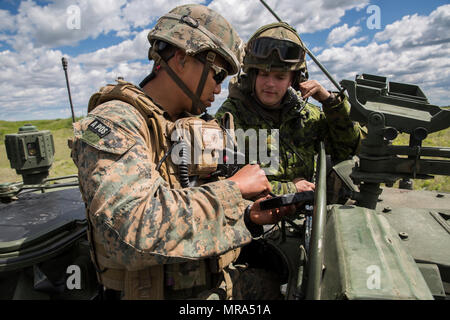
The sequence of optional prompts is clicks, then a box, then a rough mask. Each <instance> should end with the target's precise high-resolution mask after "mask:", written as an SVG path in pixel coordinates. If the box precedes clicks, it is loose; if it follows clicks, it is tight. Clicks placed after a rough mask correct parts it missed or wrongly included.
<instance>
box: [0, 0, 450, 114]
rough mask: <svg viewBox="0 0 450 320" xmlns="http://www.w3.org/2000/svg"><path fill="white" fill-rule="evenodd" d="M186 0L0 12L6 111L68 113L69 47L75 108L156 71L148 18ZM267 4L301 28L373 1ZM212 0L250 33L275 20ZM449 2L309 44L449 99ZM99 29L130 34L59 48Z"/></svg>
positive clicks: (335, 68)
mask: <svg viewBox="0 0 450 320" xmlns="http://www.w3.org/2000/svg"><path fill="white" fill-rule="evenodd" d="M187 2H190V3H192V0H188V1H182V2H180V1H174V0H172V1H162V0H155V1H144V0H132V1H128V2H127V3H125V1H122V0H118V1H106V2H102V1H88V0H78V2H75V3H77V4H78V5H79V6H80V8H81V9H82V10H81V14H82V16H81V17H82V20H81V26H82V28H81V29H80V30H69V29H67V27H66V20H65V19H66V17H65V15H66V9H67V7H68V6H69V5H71V4H73V3H74V1H69V0H61V1H57V2H56V1H55V2H50V3H48V4H47V5H46V6H39V5H38V4H36V3H35V2H33V1H24V2H22V3H21V5H20V7H19V12H18V14H17V15H11V14H9V13H8V12H6V11H4V10H0V41H8V42H9V44H10V45H11V48H12V49H11V48H9V49H8V48H5V49H4V47H0V50H1V49H3V51H0V119H4V120H17V119H23V117H24V115H25V117H27V118H29V119H32V118H33V119H37V118H42V119H49V118H55V117H70V108H69V102H68V97H67V88H66V83H65V78H64V72H63V70H62V66H61V57H62V56H63V55H64V56H66V57H67V58H68V60H69V77H70V85H71V92H72V99H73V102H74V107H75V111H76V114H77V115H80V114H81V113H83V114H86V109H87V103H88V100H89V97H90V95H91V94H92V93H94V92H96V91H97V90H98V89H99V87H100V86H103V85H105V84H106V83H112V82H113V81H114V79H115V78H117V77H118V76H123V77H124V78H125V79H126V80H128V81H131V82H133V83H136V84H138V83H139V81H140V80H142V79H143V78H144V77H145V76H146V75H147V74H148V73H149V72H150V70H151V63H149V62H148V61H146V59H147V50H148V42H147V39H146V36H147V32H148V29H146V28H150V26H148V23H151V22H154V21H155V20H156V18H157V17H159V16H160V15H161V14H163V13H165V12H167V11H168V10H170V9H171V8H173V7H174V6H176V5H179V4H181V3H187ZM198 2H202V1H198ZM202 3H204V2H202ZM268 3H269V5H271V6H272V8H273V9H274V10H275V11H276V12H277V13H278V14H279V15H280V16H281V17H282V18H286V19H289V22H291V24H293V25H294V26H295V27H296V28H297V30H299V31H300V32H304V33H306V32H314V31H318V30H326V29H328V28H330V27H332V26H333V25H336V24H338V23H339V22H340V19H341V17H342V16H343V15H344V14H345V12H346V11H348V10H351V9H356V10H358V8H363V7H364V6H366V5H367V3H368V1H364V2H361V3H359V1H356V0H355V1H353V0H340V1H331V0H318V1H314V2H305V3H301V4H299V3H296V2H293V1H286V0H284V1H276V2H275V1H272V0H270V1H268ZM210 6H211V7H212V8H213V9H216V10H218V11H220V12H221V13H222V15H223V16H224V17H225V18H226V19H227V20H228V21H230V22H231V23H232V24H233V25H234V26H235V28H236V29H237V31H238V32H239V34H240V35H241V37H242V38H243V39H244V40H247V39H248V37H249V36H250V35H251V34H252V33H253V32H254V31H255V30H256V29H257V28H258V27H260V26H261V25H263V24H265V23H270V22H273V21H275V20H274V18H273V17H272V16H271V14H270V13H269V12H268V11H267V10H266V9H265V8H264V7H263V6H262V5H261V4H260V3H259V2H250V1H237V0H229V1H225V0H213V1H212V2H211V5H210ZM449 10H450V5H446V6H441V7H439V8H437V9H436V10H434V11H433V12H432V13H431V14H430V15H429V16H419V15H413V16H406V17H404V18H403V19H401V20H399V21H396V22H394V23H392V24H391V25H388V26H386V28H385V29H384V30H383V31H380V32H378V33H377V34H376V35H375V37H374V40H372V41H371V42H370V43H368V44H366V45H364V41H367V40H368V39H367V38H366V37H360V38H353V39H350V38H351V37H352V36H350V37H347V38H346V39H345V40H343V41H342V42H345V45H344V46H343V47H339V48H327V47H326V44H325V43H324V44H323V47H322V46H321V47H316V48H314V49H313V50H314V51H315V50H317V51H318V52H320V54H319V55H318V58H319V60H320V61H321V62H322V63H323V64H324V65H325V66H326V67H327V68H328V69H329V71H330V72H331V73H332V74H333V75H334V76H335V78H336V79H339V80H340V79H354V77H355V75H356V74H357V73H362V72H366V73H374V74H380V75H385V76H389V77H391V80H392V81H398V82H409V83H416V84H419V85H420V86H421V87H422V89H423V90H424V92H425V94H426V95H427V96H428V98H429V99H430V100H431V102H432V103H436V104H441V105H448V88H449V87H450V61H449V57H450V46H449V43H448V42H446V41H447V38H448V30H449V29H450V26H449ZM61 17H62V18H61ZM83 26H84V28H83ZM306 26H307V27H308V28H306ZM144 28H145V30H142V29H144ZM347 29H348V30H350V29H352V28H348V27H347ZM2 32H3V33H2ZM100 34H113V35H117V36H120V37H127V38H125V39H124V41H122V42H120V43H118V44H115V45H112V46H109V47H106V48H102V49H99V50H96V51H94V52H88V53H84V54H80V55H78V56H70V55H67V54H64V52H62V51H61V50H58V46H60V45H63V44H64V45H75V44H76V43H77V42H79V41H82V40H84V39H87V38H91V39H92V38H95V37H97V36H99V35H100ZM355 34H356V33H355ZM348 39H350V40H349V41H348ZM419 44H420V45H419ZM308 66H309V69H310V73H311V78H315V79H318V80H319V81H321V82H323V83H325V84H326V86H327V88H329V89H332V88H333V86H332V85H331V84H330V83H327V81H326V80H325V78H324V76H323V75H322V74H321V72H320V71H319V70H318V68H317V67H316V66H314V64H313V63H312V62H310V61H309V62H308ZM226 87H227V84H226V83H225V84H224V85H223V89H222V92H221V94H220V95H218V96H216V101H215V103H214V104H213V107H212V108H211V109H210V113H214V112H215V110H217V109H218V107H219V106H220V104H221V103H222V102H223V100H225V99H226V97H227V94H228V91H227V89H226Z"/></svg>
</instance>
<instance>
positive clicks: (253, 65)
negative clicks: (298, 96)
mask: <svg viewBox="0 0 450 320" xmlns="http://www.w3.org/2000/svg"><path fill="white" fill-rule="evenodd" d="M254 69H259V70H264V71H267V72H269V71H294V72H295V73H294V79H293V82H292V87H293V88H294V89H296V90H298V85H299V84H300V82H302V81H305V80H307V79H308V69H307V67H306V60H305V46H304V44H303V42H302V40H301V39H300V37H299V36H298V34H297V31H296V30H295V29H294V28H293V27H291V26H290V25H289V24H287V23H285V22H277V23H271V24H268V25H265V26H262V27H261V28H259V29H258V30H257V31H256V32H255V33H254V34H253V35H252V36H251V38H250V40H249V41H248V42H247V45H246V46H245V56H244V61H243V71H244V72H245V73H246V74H248V75H249V78H250V79H251V78H252V77H251V74H252V70H254Z"/></svg>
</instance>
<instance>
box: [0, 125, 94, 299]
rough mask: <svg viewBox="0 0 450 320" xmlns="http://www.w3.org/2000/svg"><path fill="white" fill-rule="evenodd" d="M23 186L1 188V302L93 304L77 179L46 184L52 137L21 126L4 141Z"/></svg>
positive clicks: (83, 219)
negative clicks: (83, 301) (73, 301)
mask: <svg viewBox="0 0 450 320" xmlns="http://www.w3.org/2000/svg"><path fill="white" fill-rule="evenodd" d="M5 146H6V152H7V155H8V159H9V160H10V162H11V167H12V168H14V169H16V171H17V173H18V174H20V175H22V177H23V182H15V183H3V184H0V299H19V300H20V299H92V298H95V297H96V296H97V289H98V288H97V286H98V285H97V283H96V275H95V270H94V269H93V267H92V264H91V262H90V256H89V243H88V241H87V238H86V229H87V226H86V214H85V208H84V203H83V200H82V199H81V195H80V191H79V189H78V181H77V176H76V175H73V176H65V177H58V178H47V176H48V172H49V168H50V166H51V165H52V162H53V155H54V151H55V150H54V143H53V136H52V135H51V133H50V132H49V131H47V130H44V131H38V130H37V128H36V127H35V126H32V125H24V126H23V127H21V128H20V129H19V132H18V133H17V134H9V135H6V136H5Z"/></svg>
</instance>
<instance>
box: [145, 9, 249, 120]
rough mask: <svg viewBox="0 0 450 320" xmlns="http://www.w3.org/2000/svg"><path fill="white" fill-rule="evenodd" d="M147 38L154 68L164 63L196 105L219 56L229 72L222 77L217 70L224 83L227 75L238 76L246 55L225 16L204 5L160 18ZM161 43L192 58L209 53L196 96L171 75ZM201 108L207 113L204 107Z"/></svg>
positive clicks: (180, 10)
mask: <svg viewBox="0 0 450 320" xmlns="http://www.w3.org/2000/svg"><path fill="white" fill-rule="evenodd" d="M147 38H148V40H149V42H150V45H151V47H150V49H149V59H150V60H154V61H155V65H159V64H161V66H162V67H163V68H166V69H167V71H168V73H169V75H170V76H171V77H172V79H173V80H174V81H175V82H176V83H177V84H178V86H180V87H181V89H182V90H183V91H184V92H185V93H186V94H187V95H188V96H189V97H190V98H191V99H192V100H193V103H194V104H196V103H197V104H199V103H200V99H199V96H200V95H201V92H202V90H203V87H204V83H205V81H206V75H207V72H209V69H210V68H211V67H213V68H214V65H213V61H214V59H215V55H216V54H218V55H220V56H221V57H222V58H224V59H225V61H226V62H227V68H226V69H227V70H226V73H224V74H221V75H220V74H219V73H218V71H216V70H215V71H216V75H217V76H219V77H220V79H221V80H223V79H224V78H225V77H226V76H227V75H228V74H235V73H237V72H238V71H239V70H240V67H241V59H242V52H243V42H242V40H241V38H240V37H239V35H238V34H237V32H236V31H235V30H234V29H233V27H232V26H231V25H230V24H229V22H228V21H227V20H226V19H225V18H224V17H222V16H221V15H220V14H218V13H217V12H215V11H213V10H211V9H209V8H208V7H205V6H203V5H198V4H188V5H182V6H178V7H176V8H174V9H172V10H171V11H170V12H169V13H167V14H165V15H163V16H162V17H160V18H159V20H158V22H157V23H156V25H155V27H154V28H153V29H152V30H151V31H150V32H149V34H148V36H147ZM161 43H163V44H164V43H167V44H170V45H172V46H175V47H177V48H180V49H183V50H184V51H185V52H186V54H187V55H189V56H198V55H199V54H201V53H202V52H208V54H207V56H206V58H205V59H203V60H204V61H203V62H204V63H205V68H204V69H203V74H202V76H201V78H200V79H201V80H200V83H199V85H198V88H197V90H196V93H195V94H193V93H192V92H190V90H189V89H187V87H185V86H184V85H183V83H180V81H181V80H176V78H177V76H176V75H175V74H174V73H173V72H171V70H170V68H169V67H168V65H167V63H166V61H163V60H162V59H161V56H160V55H159V54H158V47H159V45H161ZM223 71H225V70H223ZM215 79H216V78H215ZM218 83H219V81H218ZM187 91H189V92H187ZM196 97H197V98H196ZM199 106H200V108H201V109H202V110H203V111H205V109H204V107H203V106H201V105H199Z"/></svg>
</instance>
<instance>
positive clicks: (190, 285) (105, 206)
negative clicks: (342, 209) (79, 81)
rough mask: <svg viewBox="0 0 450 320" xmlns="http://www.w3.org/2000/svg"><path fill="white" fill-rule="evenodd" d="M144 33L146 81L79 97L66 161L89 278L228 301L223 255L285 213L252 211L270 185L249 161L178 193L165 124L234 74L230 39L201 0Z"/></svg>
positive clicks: (204, 101)
mask: <svg viewBox="0 0 450 320" xmlns="http://www.w3.org/2000/svg"><path fill="white" fill-rule="evenodd" d="M148 39H149V41H150V44H151V48H150V50H149V58H150V59H153V60H154V61H155V63H154V66H153V70H152V73H151V74H150V76H148V77H147V78H146V79H144V81H143V82H142V83H141V84H140V87H137V86H134V85H132V84H130V83H127V82H124V81H119V84H117V85H108V86H106V87H104V88H102V89H101V90H100V92H98V93H96V94H94V95H93V96H92V97H91V99H90V101H89V107H88V111H89V114H88V115H87V117H86V118H85V119H82V120H80V121H79V122H77V123H75V124H74V139H73V141H72V158H73V160H74V162H75V164H76V165H77V167H78V170H79V182H80V190H81V193H82V195H83V199H84V201H85V203H86V209H87V215H88V222H89V232H88V235H89V239H90V243H91V248H92V250H91V253H92V260H93V262H94V264H95V265H96V267H97V269H98V274H97V276H98V279H99V281H100V283H102V284H103V285H104V287H105V288H107V289H112V290H116V291H118V292H120V293H121V296H122V298H125V299H161V298H187V297H195V296H197V294H199V293H200V292H206V293H207V294H205V293H203V295H201V297H203V298H230V297H231V294H232V293H233V290H236V287H235V288H234V289H233V287H232V286H231V285H232V282H233V281H234V280H235V278H238V277H239V275H237V276H235V275H236V272H235V270H237V269H236V268H234V267H233V264H232V262H233V261H235V260H236V258H237V256H238V254H239V250H238V249H239V248H240V247H241V246H243V245H244V244H246V243H248V242H249V241H250V239H251V234H250V231H249V230H253V229H255V228H256V229H258V230H259V228H262V226H261V225H263V224H272V223H275V222H277V221H279V219H280V218H281V217H282V216H283V215H284V214H286V213H289V212H292V211H293V208H288V209H280V210H278V209H277V210H273V211H269V210H267V211H261V210H259V204H258V203H259V201H261V199H263V197H260V196H261V195H264V194H267V193H268V192H269V191H270V184H269V182H268V180H267V178H266V176H265V174H264V171H263V170H262V169H261V168H260V167H259V166H258V165H248V166H246V167H244V168H242V169H241V170H239V171H238V172H237V173H236V174H235V175H233V176H232V177H230V178H228V179H226V180H220V181H215V182H211V183H207V184H204V185H201V186H197V187H186V188H182V187H181V185H180V180H179V176H178V174H179V172H178V167H177V166H176V165H175V164H174V162H173V161H172V160H171V158H170V157H167V158H166V157H165V156H166V155H168V154H169V153H170V150H172V149H171V146H172V143H173V142H172V141H171V140H170V132H171V128H172V129H173V127H174V123H175V122H176V121H178V120H182V119H184V118H185V117H189V116H192V115H199V114H200V113H201V112H203V111H205V109H206V107H208V106H210V105H211V102H212V101H213V100H214V95H215V94H218V93H220V83H221V82H222V81H223V79H224V78H225V76H226V75H227V73H230V74H234V73H236V72H237V71H238V69H239V58H238V56H239V54H240V50H241V40H240V38H239V36H238V35H237V34H236V32H235V31H234V30H233V28H232V27H231V26H230V25H229V24H228V22H227V21H226V20H225V19H224V18H223V17H222V16H220V15H219V14H217V13H216V12H214V11H212V10H210V9H208V8H207V7H204V6H201V5H185V6H179V7H176V8H175V9H173V10H171V11H170V12H169V13H168V14H166V15H164V16H162V17H161V18H160V19H159V20H158V22H157V24H156V26H155V27H154V29H152V30H151V31H150V33H149V36H148ZM255 198H256V199H258V200H256V201H255V202H254V203H253V202H252V201H249V200H247V199H252V200H254V199H255ZM244 212H245V214H244ZM256 229H255V230H256ZM205 290H206V291H205ZM211 290H212V291H211ZM211 293H213V294H211Z"/></svg>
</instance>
